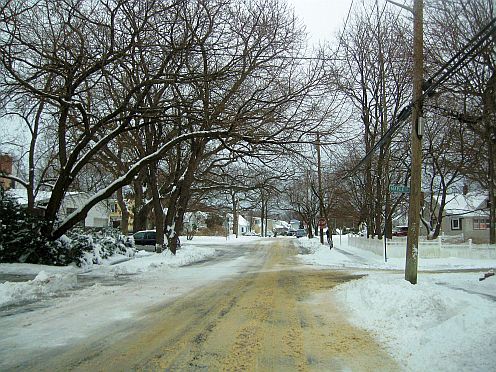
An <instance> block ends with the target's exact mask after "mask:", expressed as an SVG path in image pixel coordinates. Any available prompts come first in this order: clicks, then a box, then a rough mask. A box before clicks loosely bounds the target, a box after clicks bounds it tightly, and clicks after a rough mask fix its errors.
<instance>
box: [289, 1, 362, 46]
mask: <svg viewBox="0 0 496 372" xmlns="http://www.w3.org/2000/svg"><path fill="white" fill-rule="evenodd" d="M287 2H288V4H290V5H292V6H293V7H294V9H295V13H296V15H297V16H298V17H299V18H300V19H301V20H302V21H303V22H304V23H305V25H306V29H307V33H308V36H309V38H310V41H311V42H312V43H318V42H319V41H321V42H322V41H324V40H331V39H332V38H333V35H334V34H335V33H336V32H337V31H338V30H339V29H340V27H341V26H342V25H343V24H344V22H345V20H346V16H347V15H348V10H349V8H350V4H351V3H352V0H287Z"/></svg>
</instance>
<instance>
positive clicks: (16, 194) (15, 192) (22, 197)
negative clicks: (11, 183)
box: [7, 189, 52, 205]
mask: <svg viewBox="0 0 496 372" xmlns="http://www.w3.org/2000/svg"><path fill="white" fill-rule="evenodd" d="M7 195H10V196H12V197H13V198H14V199H16V200H17V202H18V203H19V204H20V205H27V204H28V192H27V190H26V189H9V190H8V191H7ZM51 195H52V193H51V192H50V191H39V192H38V194H37V195H36V199H35V201H36V202H43V201H46V200H48V199H50V196H51Z"/></svg>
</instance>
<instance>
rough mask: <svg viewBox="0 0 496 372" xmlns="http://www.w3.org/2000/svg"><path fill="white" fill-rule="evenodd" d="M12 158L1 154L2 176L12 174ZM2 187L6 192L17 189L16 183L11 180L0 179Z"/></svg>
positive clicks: (0, 168)
mask: <svg viewBox="0 0 496 372" xmlns="http://www.w3.org/2000/svg"><path fill="white" fill-rule="evenodd" d="M12 168H13V164H12V157H11V156H10V155H9V154H0V174H1V173H4V174H12ZM0 187H2V188H3V189H4V190H8V189H11V188H13V187H15V184H14V181H12V180H11V179H9V178H3V177H0Z"/></svg>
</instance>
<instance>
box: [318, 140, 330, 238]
mask: <svg viewBox="0 0 496 372" xmlns="http://www.w3.org/2000/svg"><path fill="white" fill-rule="evenodd" d="M316 146H317V177H318V182H319V236H320V244H324V226H322V224H321V223H320V221H321V219H322V217H323V216H324V206H323V205H322V204H323V200H322V170H321V166H320V133H319V132H317V142H316ZM327 228H329V226H327Z"/></svg>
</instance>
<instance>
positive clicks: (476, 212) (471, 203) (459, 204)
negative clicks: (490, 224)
mask: <svg viewBox="0 0 496 372" xmlns="http://www.w3.org/2000/svg"><path fill="white" fill-rule="evenodd" d="M487 199H488V197H487V195H486V194H482V193H468V194H466V195H464V194H448V195H447V196H446V206H445V207H444V210H445V211H446V215H448V216H456V215H463V216H465V217H478V216H488V215H489V208H488V207H487Z"/></svg>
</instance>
